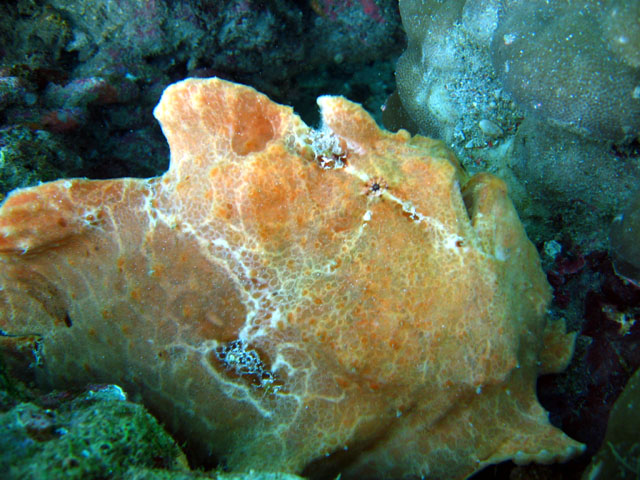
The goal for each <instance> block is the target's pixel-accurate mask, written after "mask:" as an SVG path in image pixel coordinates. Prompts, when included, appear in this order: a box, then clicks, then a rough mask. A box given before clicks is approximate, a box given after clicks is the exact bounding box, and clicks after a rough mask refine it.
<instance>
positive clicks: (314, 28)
mask: <svg viewBox="0 0 640 480" xmlns="http://www.w3.org/2000/svg"><path fill="white" fill-rule="evenodd" d="M0 14H1V15H0V122H1V123H2V124H3V125H4V126H11V127H13V126H20V127H23V126H26V127H28V128H31V129H34V130H47V131H49V132H51V133H53V134H54V137H55V139H56V141H57V142H58V143H61V144H64V145H65V148H66V150H69V151H71V152H73V153H74V154H75V155H76V156H77V157H78V158H80V159H82V161H83V166H82V167H83V168H82V169H81V170H80V171H79V172H78V173H77V174H78V175H80V176H87V177H90V178H114V177H121V176H139V177H146V176H152V175H159V174H161V173H162V172H163V171H164V170H165V169H166V166H167V165H166V161H165V159H166V158H167V156H168V151H167V150H166V144H165V142H164V139H163V137H162V134H161V132H160V130H159V129H158V127H157V125H156V124H155V122H154V121H153V118H152V116H151V115H150V113H149V112H150V111H151V110H152V108H153V106H154V105H155V103H156V102H157V100H158V98H159V96H160V94H161V92H162V90H163V88H164V87H166V86H167V85H168V84H169V83H171V82H172V81H176V80H179V79H182V78H185V77H186V76H193V77H198V76H204V77H208V76H212V75H218V76H221V77H225V78H229V79H234V80H236V81H242V82H243V83H247V84H250V85H253V86H255V87H259V88H260V89H261V90H264V91H266V92H268V93H269V94H270V95H271V96H273V97H275V98H278V99H286V102H287V103H289V104H295V105H296V106H297V109H298V110H299V111H300V112H302V114H303V115H304V116H305V117H306V118H308V119H310V120H312V121H315V120H316V119H317V112H316V109H315V99H316V97H317V96H318V95H319V94H321V93H327V92H330V93H336V94H345V95H346V94H348V95H349V96H350V98H352V99H355V100H359V101H362V102H363V103H365V104H367V106H370V107H371V109H372V111H374V112H375V111H378V110H379V107H380V105H382V103H383V99H384V97H386V96H387V95H388V94H389V92H390V91H391V90H392V84H393V74H392V72H393V62H394V61H395V59H394V55H396V54H397V52H398V51H399V49H400V48H402V32H401V29H400V26H399V15H398V11H397V6H396V3H395V1H394V0H366V1H365V0H362V1H361V2H355V1H353V2H351V1H349V2H343V1H342V0H339V1H328V0H323V1H321V2H320V1H314V2H294V1H291V0H267V1H256V0H233V1H228V2H212V1H201V0H184V1H179V2H173V1H169V0H153V1H144V2H140V1H137V0H117V1H112V0H98V1H91V2H87V1H84V0H74V1H66V0H64V1H63V0H16V1H15V2H9V3H3V4H2V5H0ZM366 71H372V72H374V73H373V74H374V75H375V76H376V77H378V80H377V81H372V80H371V78H369V77H368V76H367V77H366V78H363V75H362V73H364V72H366ZM359 73H360V78H355V77H356V76H357V75H358V74H359ZM42 180H49V178H48V177H46V178H43V179H42Z"/></svg>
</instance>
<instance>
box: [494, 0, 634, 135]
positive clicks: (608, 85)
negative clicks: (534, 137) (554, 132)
mask: <svg viewBox="0 0 640 480" xmlns="http://www.w3.org/2000/svg"><path fill="white" fill-rule="evenodd" d="M505 3H506V4H507V5H506V6H505V9H504V12H503V14H502V15H501V16H500V22H499V25H498V28H497V30H496V31H495V33H494V35H493V41H492V44H491V53H492V58H493V62H494V66H495V68H496V71H497V72H498V73H499V74H500V76H501V78H502V79H503V84H504V85H505V87H506V88H507V89H508V90H509V91H510V92H511V93H512V94H513V96H514V98H515V100H516V102H517V103H518V104H519V105H520V106H521V107H522V108H524V109H526V110H527V112H528V113H530V114H533V115H538V116H540V117H541V118H543V119H545V120H546V121H547V122H549V123H552V124H554V125H557V126H559V127H561V128H563V129H567V130H570V131H572V132H574V133H579V134H581V135H584V136H586V137H587V138H595V139H598V140H606V141H613V142H624V141H628V140H632V139H634V138H636V137H637V136H638V132H640V88H639V86H640V69H639V68H637V67H638V66H637V65H636V66H633V65H630V64H629V63H627V61H626V60H627V58H629V59H632V58H630V55H628V54H626V52H627V51H629V50H630V49H633V48H636V49H637V48H639V47H640V44H638V43H636V44H635V45H633V46H632V45H629V41H628V40H627V41H624V40H621V39H620V36H621V35H626V34H627V32H626V31H624V30H622V29H623V28H624V23H623V21H622V18H623V16H624V12H625V11H626V10H631V11H630V12H629V13H631V14H632V15H633V13H635V23H636V24H637V23H638V13H639V12H640V11H639V10H638V6H637V5H635V6H634V7H631V5H632V4H635V3H636V2H631V1H628V0H608V1H605V2H602V3H603V4H604V7H605V8H604V9H605V10H606V12H605V13H603V5H602V4H601V3H596V2H592V1H591V0H580V1H578V2H551V3H550V2H547V1H545V0H528V1H521V0H509V1H507V2H505ZM621 7H622V8H621ZM616 10H618V12H617V14H616V13H615V12H616ZM620 10H622V11H620ZM634 10H635V12H634ZM603 17H604V20H605V21H606V25H607V27H608V28H607V29H606V31H607V32H608V40H609V42H606V41H603V40H605V39H606V38H607V37H604V35H603V33H602V32H603V28H602V25H601V23H602V22H603ZM631 18H634V17H633V16H632V17H631ZM631 18H630V19H629V20H627V21H631ZM638 28H639V27H638V26H637V25H636V27H635V30H636V31H637V30H638ZM631 31H633V30H631ZM616 37H617V38H616ZM609 45H614V46H616V45H617V46H620V49H618V50H617V51H618V52H619V53H621V54H622V55H612V51H611V50H610V48H608V47H609Z"/></svg>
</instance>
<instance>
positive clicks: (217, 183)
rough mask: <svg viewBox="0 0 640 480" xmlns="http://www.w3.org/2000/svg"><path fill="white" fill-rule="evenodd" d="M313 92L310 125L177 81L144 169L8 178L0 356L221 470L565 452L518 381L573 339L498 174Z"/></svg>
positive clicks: (404, 468) (245, 97)
mask: <svg viewBox="0 0 640 480" xmlns="http://www.w3.org/2000/svg"><path fill="white" fill-rule="evenodd" d="M318 102H319V104H320V106H321V109H322V116H323V120H324V125H323V127H322V128H321V129H319V130H313V129H310V128H309V127H307V126H306V125H305V124H304V123H303V122H302V121H301V120H300V119H299V118H298V117H297V116H295V115H294V114H293V113H292V111H291V109H289V108H287V107H283V106H280V105H277V104H275V103H273V102H271V101H269V99H268V98H267V97H265V96H263V95H261V94H259V93H257V92H256V91H255V90H253V89H251V88H248V87H244V86H240V85H237V84H232V83H228V82H225V81H222V80H219V79H210V80H196V79H191V80H186V81H183V82H180V83H178V84H175V85H173V86H171V87H169V88H168V89H167V90H166V91H165V92H164V94H163V96H162V100H161V102H160V103H159V105H158V106H157V107H156V109H155V112H154V113H155V115H156V117H157V118H158V119H159V120H160V122H161V124H162V128H163V131H164V133H165V135H166V136H167V139H168V141H169V145H170V148H171V165H170V168H169V170H168V171H167V172H166V173H165V174H164V175H163V176H162V177H157V178H151V179H145V180H134V179H122V180H110V181H89V180H61V181H58V182H53V183H48V184H44V185H41V186H38V187H34V188H29V189H23V190H17V191H15V192H14V193H12V194H11V195H10V196H9V197H8V198H7V200H6V201H5V203H4V204H3V206H2V208H1V209H0V254H1V256H0V261H1V262H2V270H0V276H1V277H0V285H1V287H2V288H1V289H0V295H1V296H0V309H2V310H1V313H2V314H1V315H0V328H1V329H2V330H3V331H4V332H6V333H5V336H4V337H2V342H1V343H0V344H1V345H2V349H3V351H4V352H5V354H6V358H7V363H8V365H9V366H10V368H11V370H12V371H14V372H18V371H23V373H30V374H32V375H35V379H36V381H37V382H39V383H40V384H41V385H44V386H46V385H49V386H57V387H59V388H67V387H68V386H69V385H74V384H83V383H84V382H87V381H94V382H107V383H112V382H115V383H118V384H119V385H122V386H123V387H124V388H125V389H126V390H127V391H128V392H131V393H132V394H133V395H139V396H141V398H142V399H143V401H144V403H145V405H146V406H147V407H148V408H150V410H151V411H152V412H154V413H155V414H156V415H157V416H158V417H159V418H161V419H162V421H163V422H164V423H165V425H166V426H167V428H168V429H169V430H170V431H172V432H173V433H175V434H176V435H177V436H178V438H180V439H184V440H186V441H187V443H188V445H189V446H190V451H191V453H192V454H193V455H196V454H198V453H199V454H200V455H207V454H214V455H215V456H216V457H217V459H218V460H220V461H222V462H224V463H225V464H226V465H228V466H229V468H231V469H234V470H246V469H250V468H261V469H263V470H265V471H279V470H283V471H288V472H294V473H297V472H303V473H304V474H305V475H312V476H315V477H322V476H329V475H331V474H332V473H333V474H336V473H338V472H342V476H343V478H346V477H352V478H362V476H363V475H364V476H367V475H372V474H374V473H375V475H376V476H379V477H395V478H397V477H399V476H403V475H428V476H429V477H430V478H449V479H453V478H465V477H466V476H468V475H470V474H471V473H473V472H474V471H477V470H479V469H480V468H482V467H483V466H485V465H487V464H490V463H494V462H499V461H501V460H505V459H509V458H513V459H514V460H515V461H516V462H518V463H527V462H531V461H538V462H553V461H558V460H565V459H567V458H569V457H571V456H573V455H575V454H577V453H579V452H580V451H581V450H582V445H581V444H579V443H577V442H575V441H573V440H571V439H570V438H569V437H567V436H566V435H564V434H563V433H562V432H561V431H560V430H558V429H556V428H554V427H553V426H551V424H549V422H548V420H547V416H546V412H545V411H544V410H543V409H542V408H541V406H540V405H539V404H538V402H537V399H536V395H535V381H536V378H537V377H538V375H540V374H541V373H545V372H546V373H548V372H553V371H559V370H562V369H563V368H564V367H565V366H566V363H567V362H568V360H569V358H570V357H571V354H572V350H573V338H574V335H568V334H565V333H564V325H563V322H562V320H560V321H556V322H548V321H547V319H546V317H545V310H546V307H547V304H548V301H549V296H550V291H549V286H548V284H547V282H546V280H545V278H544V275H543V273H542V271H541V269H540V263H539V258H538V255H537V253H536V251H535V248H534V247H533V245H532V244H531V243H530V242H529V241H528V239H527V238H526V235H525V233H524V230H523V228H522V225H521V224H520V221H519V220H518V217H517V215H516V213H515V210H514V208H513V206H512V205H511V202H510V200H509V199H508V197H507V195H506V188H505V185H504V183H503V182H501V181H500V180H498V179H497V178H495V177H493V176H491V175H489V174H480V175H476V176H474V177H472V178H470V179H469V178H467V176H466V174H465V173H464V172H463V171H462V169H461V168H460V165H459V164H458V162H457V160H456V158H455V157H454V156H453V155H452V154H451V152H449V151H448V150H447V149H446V148H445V147H444V146H443V144H442V143H440V142H438V141H434V140H429V139H427V138H424V137H420V136H416V137H410V136H409V135H408V134H407V133H406V132H400V133H397V134H391V133H388V132H385V131H382V130H380V129H378V127H377V126H376V124H375V123H374V122H373V120H372V119H371V117H370V116H369V115H367V114H366V113H365V112H364V110H362V109H361V108H360V107H359V106H358V105H356V104H353V103H350V102H348V101H347V100H345V99H344V98H340V97H321V98H320V99H319V100H318ZM34 356H35V357H34ZM35 364H37V365H35Z"/></svg>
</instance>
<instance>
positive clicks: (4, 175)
mask: <svg viewBox="0 0 640 480" xmlns="http://www.w3.org/2000/svg"><path fill="white" fill-rule="evenodd" d="M81 165H82V160H81V159H80V157H78V156H77V155H75V154H74V153H72V152H71V151H70V150H69V149H68V148H66V147H65V146H64V145H63V144H62V143H61V142H60V141H59V140H58V139H57V138H56V136H55V135H54V134H52V133H49V132H46V131H44V130H36V131H33V130H31V129H29V128H27V127H23V126H13V127H7V128H3V129H1V130H0V198H2V196H3V195H5V194H7V193H8V192H10V191H11V190H13V189H14V188H22V187H29V186H32V185H37V184H38V183H40V182H46V181H50V180H55V179H58V178H62V177H65V176H67V175H69V174H74V173H76V174H77V171H78V169H79V168H80V166H81Z"/></svg>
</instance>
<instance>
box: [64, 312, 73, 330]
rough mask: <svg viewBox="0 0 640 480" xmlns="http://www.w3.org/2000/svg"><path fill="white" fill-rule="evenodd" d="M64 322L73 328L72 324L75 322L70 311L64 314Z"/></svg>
mask: <svg viewBox="0 0 640 480" xmlns="http://www.w3.org/2000/svg"><path fill="white" fill-rule="evenodd" d="M64 324H65V325H66V326H67V327H69V328H71V326H72V325H73V322H72V321H71V317H70V316H69V312H66V313H65V314H64Z"/></svg>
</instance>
